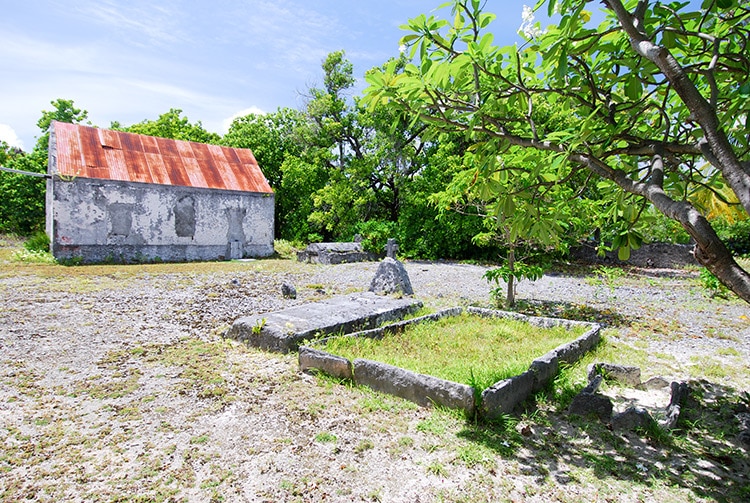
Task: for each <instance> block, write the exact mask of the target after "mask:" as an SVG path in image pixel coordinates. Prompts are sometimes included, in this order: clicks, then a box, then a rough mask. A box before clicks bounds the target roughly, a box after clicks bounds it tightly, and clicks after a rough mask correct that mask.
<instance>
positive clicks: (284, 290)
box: [281, 283, 297, 299]
mask: <svg viewBox="0 0 750 503" xmlns="http://www.w3.org/2000/svg"><path fill="white" fill-rule="evenodd" d="M281 295H282V296H283V297H284V298H285V299H296V298H297V289H296V288H294V285H292V284H291V283H282V284H281Z"/></svg>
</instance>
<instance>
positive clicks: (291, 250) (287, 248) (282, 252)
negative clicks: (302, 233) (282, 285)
mask: <svg viewBox="0 0 750 503" xmlns="http://www.w3.org/2000/svg"><path fill="white" fill-rule="evenodd" d="M273 249H274V251H275V252H276V254H277V255H278V256H279V257H281V258H283V259H288V260H294V259H296V258H297V251H299V247H298V246H297V245H296V244H295V243H292V242H291V241H287V240H286V239H276V240H274V242H273Z"/></svg>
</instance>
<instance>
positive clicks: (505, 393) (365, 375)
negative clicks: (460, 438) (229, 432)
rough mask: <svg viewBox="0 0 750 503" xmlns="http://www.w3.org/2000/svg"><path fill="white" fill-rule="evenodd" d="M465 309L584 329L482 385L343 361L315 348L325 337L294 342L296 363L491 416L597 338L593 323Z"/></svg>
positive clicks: (384, 331)
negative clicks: (296, 344) (522, 368)
mask: <svg viewBox="0 0 750 503" xmlns="http://www.w3.org/2000/svg"><path fill="white" fill-rule="evenodd" d="M462 312H463V309H462V308H452V309H446V310H443V311H440V312H438V313H434V314H430V315H427V316H423V317H419V318H414V319H411V320H405V321H400V322H397V323H393V324H390V325H386V326H384V327H380V328H375V329H370V330H365V331H361V332H356V333H352V334H349V335H348V337H370V338H382V337H385V336H387V335H388V334H389V333H395V332H397V331H399V330H401V329H403V328H404V327H405V326H407V325H409V324H414V323H422V322H424V321H428V320H435V319H438V318H442V317H446V316H457V315H459V314H461V313H462ZM466 312H467V313H469V314H474V315H477V316H483V317H492V318H509V319H514V320H520V321H524V322H527V323H529V324H531V325H534V326H538V327H540V328H549V327H556V326H562V327H564V328H568V329H570V328H572V327H574V326H579V327H581V326H582V327H584V328H585V329H586V332H585V333H584V334H583V335H581V336H580V337H578V338H576V339H575V340H572V341H571V342H569V343H565V344H562V345H560V346H558V347H557V348H555V349H553V350H552V351H549V352H548V353H546V354H544V355H542V356H540V357H539V358H536V359H535V360H534V361H533V362H532V363H531V365H530V366H529V369H528V370H527V371H525V372H523V373H522V374H520V375H518V376H514V377H511V378H509V379H504V380H502V381H499V382H497V383H495V384H494V385H492V386H490V387H489V388H487V389H485V390H475V389H474V388H473V387H471V386H468V385H466V384H460V383H455V382H451V381H447V380H444V379H439V378H437V377H433V376H428V375H424V374H418V373H416V372H412V371H410V370H406V369H402V368H399V367H394V366H392V365H387V364H384V363H380V362H375V361H370V360H364V359H355V360H354V361H349V360H348V359H346V358H343V357H341V356H338V355H334V354H331V353H328V352H326V351H325V350H323V349H321V348H322V347H323V346H324V344H325V342H326V340H327V339H320V340H317V341H315V342H314V343H311V344H307V345H303V346H301V347H300V348H299V365H300V369H301V370H303V371H310V370H313V369H314V370H318V371H322V372H325V373H327V374H329V375H332V376H334V377H338V378H342V379H348V380H352V381H354V382H355V383H356V384H364V385H366V386H369V387H370V388H372V389H374V390H376V391H381V392H384V393H388V394H391V395H395V396H399V397H401V398H405V399H407V400H411V401H413V402H415V403H417V404H420V405H423V406H430V405H433V404H437V405H440V406H444V407H450V408H453V409H459V410H463V411H464V412H465V413H466V415H467V416H469V417H473V416H475V415H479V416H480V417H482V418H484V419H490V420H491V419H496V418H498V417H500V416H502V415H503V414H507V413H510V412H512V411H513V410H514V409H515V408H516V406H517V405H519V404H520V403H522V402H523V401H525V400H526V399H527V398H528V397H529V396H531V394H532V393H534V392H536V391H538V390H541V389H542V388H544V387H545V386H547V385H548V384H549V383H550V382H552V380H553V379H554V378H555V376H557V373H558V370H559V367H560V364H561V363H564V364H572V363H574V362H576V361H577V360H578V359H580V358H581V357H582V356H583V355H584V354H585V353H586V352H587V351H589V350H591V349H593V348H594V347H595V346H596V345H597V344H598V343H599V340H600V330H601V328H600V326H599V325H598V324H595V323H585V322H578V321H570V320H562V319H556V318H543V317H533V316H524V315H520V314H517V313H510V312H506V311H496V310H489V309H480V308H475V307H469V308H467V309H466ZM479 392H481V394H480V393H479ZM477 396H479V397H480V398H479V399H478V400H477V399H476V398H475V397H477Z"/></svg>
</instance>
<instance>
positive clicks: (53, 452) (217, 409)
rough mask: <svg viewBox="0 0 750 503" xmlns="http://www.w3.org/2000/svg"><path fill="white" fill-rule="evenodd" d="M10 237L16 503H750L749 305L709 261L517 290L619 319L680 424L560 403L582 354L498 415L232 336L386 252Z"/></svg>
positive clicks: (602, 272)
mask: <svg viewBox="0 0 750 503" xmlns="http://www.w3.org/2000/svg"><path fill="white" fill-rule="evenodd" d="M0 244H2V246H0V500H2V501H87V502H88V501H230V502H231V501H269V502H271V501H342V502H343V501H388V502H401V501H403V502H417V501H420V502H433V501H467V502H469V501H471V502H474V501H518V502H520V501H544V502H549V501H570V502H574V501H741V500H743V499H744V500H750V489H748V488H749V487H750V481H749V479H748V457H747V446H745V445H743V444H742V443H741V442H740V441H738V440H737V433H738V432H739V426H738V422H737V417H738V416H741V414H742V413H743V410H745V409H743V407H745V408H746V406H747V405H748V403H747V402H748V398H750V397H747V396H743V394H742V392H743V391H744V392H747V390H748V389H750V386H749V385H750V374H749V372H748V371H749V370H750V366H749V365H748V362H749V361H750V320H748V316H747V315H748V311H749V310H748V308H747V305H746V304H744V303H741V302H739V301H736V300H724V299H720V298H710V297H708V296H707V295H706V293H705V291H704V290H703V289H702V288H701V287H700V285H699V283H698V282H697V280H696V279H695V276H696V274H695V271H690V270H688V271H678V272H677V274H670V275H664V274H660V275H653V271H645V270H635V269H632V270H629V271H627V272H628V274H621V273H619V272H616V271H615V269H613V268H603V269H602V268H600V269H598V270H597V271H593V270H591V269H587V268H579V269H575V270H573V269H567V271H566V272H564V273H555V274H548V275H546V276H545V277H544V278H542V279H541V280H539V281H536V282H533V283H531V282H523V283H521V285H520V286H519V292H518V294H519V298H520V299H521V300H522V305H521V307H522V308H523V309H525V310H526V311H528V312H540V313H544V314H560V315H565V316H570V317H579V318H583V319H594V320H598V321H600V322H601V323H603V324H604V325H605V327H606V329H605V335H606V340H607V342H606V344H605V345H604V346H603V347H602V348H601V349H600V350H599V353H598V354H597V355H595V356H593V357H591V358H590V359H589V361H594V359H596V360H601V359H604V360H607V361H610V360H616V361H617V362H618V363H629V364H636V365H639V366H641V368H642V371H643V378H644V380H645V379H647V378H649V377H651V376H654V375H663V376H665V377H668V378H670V379H681V380H689V381H690V382H691V387H692V389H693V395H692V398H691V399H690V402H689V404H688V406H686V407H685V411H684V412H683V419H682V421H681V423H680V424H679V426H680V428H679V429H678V430H677V431H675V432H673V433H670V434H666V433H664V432H660V431H640V432H627V433H623V432H617V431H611V430H610V429H608V428H607V427H606V426H605V425H601V424H599V423H598V422H597V421H592V420H584V419H580V418H576V417H570V416H568V415H567V414H566V413H565V411H564V405H565V392H566V390H568V391H570V390H575V389H578V388H580V387H581V386H582V385H583V384H585V377H584V374H585V364H583V365H580V366H579V367H577V368H574V369H571V370H570V371H569V372H568V373H566V376H567V381H565V382H560V383H559V386H558V389H557V392H555V391H554V390H553V391H550V392H548V393H546V394H544V395H540V396H538V397H537V399H536V401H534V402H533V403H530V404H528V405H527V406H526V408H525V409H524V410H523V411H519V413H518V414H516V415H514V416H512V417H508V418H507V420H506V421H505V422H503V423H501V424H492V425H483V424H479V423H476V422H473V421H467V420H466V419H465V418H462V417H459V416H457V415H456V414H453V413H451V412H448V411H442V410H433V409H424V408H419V407H416V406H414V405H413V404H411V403H409V402H405V401H402V400H399V399H395V398H391V397H388V396H384V395H380V394H377V393H373V392H371V391H369V390H367V389H361V388H355V387H352V386H350V385H347V384H346V383H337V382H334V381H333V380H330V379H326V378H322V377H318V376H312V375H307V374H303V373H300V372H299V371H298V370H297V365H296V359H295V356H294V355H278V354H271V353H266V352H262V351H258V350H255V349H252V348H247V347H245V346H243V345H242V344H239V343H236V342H234V341H228V340H225V339H223V338H222V333H223V331H224V330H225V329H226V328H227V327H228V326H229V324H230V323H231V322H232V320H234V319H235V318H236V317H238V316H241V315H244V314H250V313H262V312H269V311H272V310H277V309H281V308H284V307H287V306H290V305H293V304H296V303H302V302H309V301H312V300H315V299H316V298H320V297H321V296H323V295H331V294H337V293H348V292H353V291H358V290H362V289H366V288H367V285H368V283H369V281H370V279H371V278H372V275H373V274H374V271H375V268H376V264H374V263H361V264H344V265H337V266H318V265H309V264H299V263H296V262H292V261H288V260H258V261H243V262H231V263H229V262H227V263H207V264H171V265H169V264H152V265H130V266H123V265H120V266H117V265H113V266H86V267H63V266H58V265H47V264H23V263H19V262H14V261H10V260H9V257H10V254H11V252H12V250H14V249H15V248H14V247H16V246H17V245H18V243H15V242H12V241H8V240H5V241H3V242H2V243H0ZM406 268H407V271H408V272H409V274H410V277H411V281H412V284H413V286H414V290H415V292H416V294H417V296H418V297H419V298H421V299H422V300H423V301H424V302H425V304H427V305H428V306H430V307H433V308H436V307H447V306H453V305H467V304H476V305H483V306H487V305H489V302H490V298H489V290H490V285H488V284H487V282H485V281H484V280H483V279H482V274H483V272H484V270H485V268H484V267H481V266H477V265H467V264H453V263H442V262H407V263H406ZM672 276H674V277H672ZM283 282H290V283H293V284H294V285H296V287H297V291H298V294H299V295H298V298H297V299H295V300H291V299H284V298H282V296H281V294H280V292H281V284H282V283H283ZM584 363H585V362H584ZM605 391H607V392H608V393H610V394H612V395H613V396H618V395H622V396H625V395H626V394H627V393H625V392H624V391H625V390H621V389H618V388H616V387H614V386H610V387H609V388H607V389H606V390H605ZM631 395H632V394H631ZM629 396H630V395H629Z"/></svg>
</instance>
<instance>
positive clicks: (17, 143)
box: [0, 124, 23, 150]
mask: <svg viewBox="0 0 750 503" xmlns="http://www.w3.org/2000/svg"><path fill="white" fill-rule="evenodd" d="M0 140H2V141H4V142H5V143H7V144H8V145H10V146H11V147H18V148H20V149H21V150H23V142H22V141H21V139H20V138H19V137H18V135H17V134H16V131H15V130H14V129H13V128H12V127H10V126H9V125H7V124H0Z"/></svg>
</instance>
